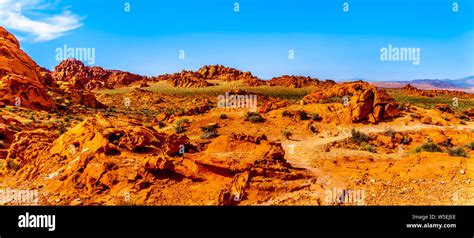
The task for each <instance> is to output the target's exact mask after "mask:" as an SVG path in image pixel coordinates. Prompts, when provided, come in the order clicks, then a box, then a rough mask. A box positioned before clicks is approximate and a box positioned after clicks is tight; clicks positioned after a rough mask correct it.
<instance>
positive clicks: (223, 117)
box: [219, 113, 227, 119]
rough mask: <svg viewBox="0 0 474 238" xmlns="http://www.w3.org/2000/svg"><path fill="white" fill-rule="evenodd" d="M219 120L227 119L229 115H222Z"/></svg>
mask: <svg viewBox="0 0 474 238" xmlns="http://www.w3.org/2000/svg"><path fill="white" fill-rule="evenodd" d="M219 119H227V114H225V113H222V114H221V115H219Z"/></svg>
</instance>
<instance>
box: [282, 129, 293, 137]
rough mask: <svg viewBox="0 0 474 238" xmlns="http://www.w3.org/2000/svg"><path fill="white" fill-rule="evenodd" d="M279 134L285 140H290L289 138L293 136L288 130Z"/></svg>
mask: <svg viewBox="0 0 474 238" xmlns="http://www.w3.org/2000/svg"><path fill="white" fill-rule="evenodd" d="M281 133H282V135H283V136H284V137H285V138H286V139H290V137H291V136H292V135H293V133H292V132H291V131H290V130H283V131H282V132H281Z"/></svg>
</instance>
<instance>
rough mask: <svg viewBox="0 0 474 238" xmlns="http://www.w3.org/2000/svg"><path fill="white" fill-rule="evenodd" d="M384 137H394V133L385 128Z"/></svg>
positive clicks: (390, 129)
mask: <svg viewBox="0 0 474 238" xmlns="http://www.w3.org/2000/svg"><path fill="white" fill-rule="evenodd" d="M384 135H386V136H388V137H394V136H395V131H394V130H393V129H392V128H391V127H387V129H385V132H384Z"/></svg>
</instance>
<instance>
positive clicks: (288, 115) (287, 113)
mask: <svg viewBox="0 0 474 238" xmlns="http://www.w3.org/2000/svg"><path fill="white" fill-rule="evenodd" d="M281 115H282V116H284V117H291V112H289V111H288V110H285V111H283V112H282V113H281Z"/></svg>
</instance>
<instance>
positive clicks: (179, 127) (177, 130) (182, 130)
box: [174, 125, 186, 134]
mask: <svg viewBox="0 0 474 238" xmlns="http://www.w3.org/2000/svg"><path fill="white" fill-rule="evenodd" d="M174 131H175V132H176V133H177V134H181V133H183V132H185V131H186V130H185V129H184V127H183V126H181V125H177V126H175V127H174Z"/></svg>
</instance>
